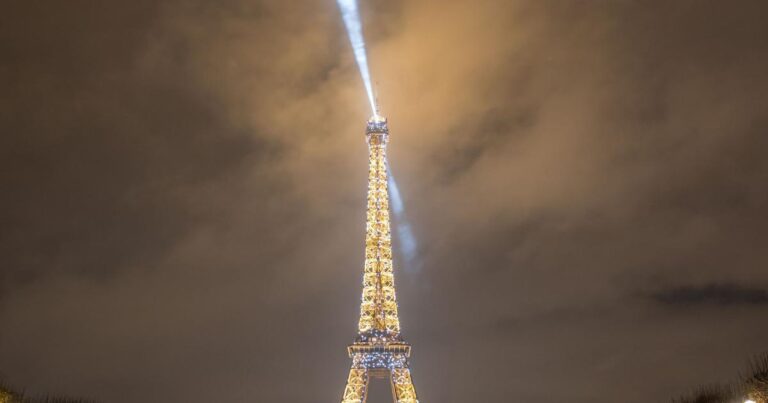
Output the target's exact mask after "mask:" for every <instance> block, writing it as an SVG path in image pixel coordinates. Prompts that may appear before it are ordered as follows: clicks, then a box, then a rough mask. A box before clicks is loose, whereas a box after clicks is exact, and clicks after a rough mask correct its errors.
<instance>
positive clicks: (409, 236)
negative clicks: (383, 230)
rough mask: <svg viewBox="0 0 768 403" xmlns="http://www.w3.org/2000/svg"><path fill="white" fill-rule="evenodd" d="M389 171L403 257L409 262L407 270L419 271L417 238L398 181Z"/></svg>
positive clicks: (393, 208)
mask: <svg viewBox="0 0 768 403" xmlns="http://www.w3.org/2000/svg"><path fill="white" fill-rule="evenodd" d="M387 170H388V171H389V175H387V180H388V182H389V184H388V185H389V190H390V191H389V196H390V199H391V203H392V211H393V212H394V213H395V218H397V235H398V240H399V241H400V248H401V251H402V253H403V257H404V258H405V260H406V261H407V262H408V264H407V265H406V268H411V269H414V270H415V269H418V267H417V264H416V262H415V258H416V249H417V244H416V237H414V236H413V231H411V224H410V223H409V222H408V218H407V217H406V216H405V208H404V207H403V199H402V198H401V197H400V189H398V187H397V181H395V177H394V175H392V171H391V170H389V169H387Z"/></svg>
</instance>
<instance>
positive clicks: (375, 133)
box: [341, 114, 419, 403]
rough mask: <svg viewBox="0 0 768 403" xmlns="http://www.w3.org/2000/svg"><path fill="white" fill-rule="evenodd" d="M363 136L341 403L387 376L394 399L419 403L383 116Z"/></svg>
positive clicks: (357, 400)
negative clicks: (399, 285) (399, 279)
mask: <svg viewBox="0 0 768 403" xmlns="http://www.w3.org/2000/svg"><path fill="white" fill-rule="evenodd" d="M365 134H366V138H367V140H368V207H367V216H366V217H367V220H366V225H365V266H364V272H363V298H362V302H361V304H360V322H359V323H358V335H357V338H355V342H354V343H352V344H351V345H349V346H348V347H347V351H348V352H349V357H350V358H352V368H351V369H350V370H349V377H348V378H347V386H346V387H345V388H344V396H343V397H342V398H341V402H342V403H364V402H365V401H366V397H367V394H368V383H369V380H370V379H371V378H372V377H374V378H389V380H390V385H391V386H392V394H393V397H394V401H395V402H397V403H418V401H419V400H418V399H417V398H416V389H414V387H413V381H412V379H411V370H410V368H409V364H408V358H409V357H410V355H411V345H410V344H408V343H406V342H405V340H404V339H403V337H402V336H401V335H400V319H399V318H398V317H397V300H396V298H395V279H394V275H393V273H392V241H391V236H390V225H389V192H388V189H387V141H388V139H389V129H388V128H387V119H385V118H383V117H380V116H378V114H376V115H374V116H373V117H372V118H371V119H370V120H369V121H368V126H367V128H366V131H365Z"/></svg>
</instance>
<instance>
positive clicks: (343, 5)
mask: <svg viewBox="0 0 768 403" xmlns="http://www.w3.org/2000/svg"><path fill="white" fill-rule="evenodd" d="M336 3H337V4H338V5H339V9H341V16H342V18H343V19H344V26H345V27H346V28H347V34H348V35H349V42H350V43H351V44H352V51H353V52H354V53H355V60H356V61H357V67H358V69H359V70H360V77H362V79H363V85H365V92H366V93H367V94H368V102H370V104H371V112H373V114H374V115H376V101H375V99H374V96H373V85H372V84H371V73H370V72H369V70H368V56H367V55H366V52H365V39H364V38H363V23H362V21H361V20H360V11H359V10H358V7H357V0H336Z"/></svg>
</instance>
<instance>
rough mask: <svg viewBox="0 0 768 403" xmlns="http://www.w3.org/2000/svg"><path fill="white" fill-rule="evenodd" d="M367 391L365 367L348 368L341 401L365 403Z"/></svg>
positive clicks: (345, 402)
mask: <svg viewBox="0 0 768 403" xmlns="http://www.w3.org/2000/svg"><path fill="white" fill-rule="evenodd" d="M367 393H368V370H366V369H365V368H354V367H353V368H352V369H350V370H349V377H348V378H347V386H346V387H345V388H344V397H342V398H341V403H365V398H366V395H367Z"/></svg>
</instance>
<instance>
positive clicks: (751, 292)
mask: <svg viewBox="0 0 768 403" xmlns="http://www.w3.org/2000/svg"><path fill="white" fill-rule="evenodd" d="M651 297H652V298H653V299H654V300H656V301H658V302H660V303H662V304H668V305H700V304H714V305H725V306H729V305H743V304H746V305H764V304H768V291H767V290H765V289H762V288H753V287H742V286H738V285H734V284H709V285H705V286H701V287H693V286H687V287H674V288H670V289H667V290H662V291H658V292H656V293H654V294H653V295H651Z"/></svg>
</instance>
